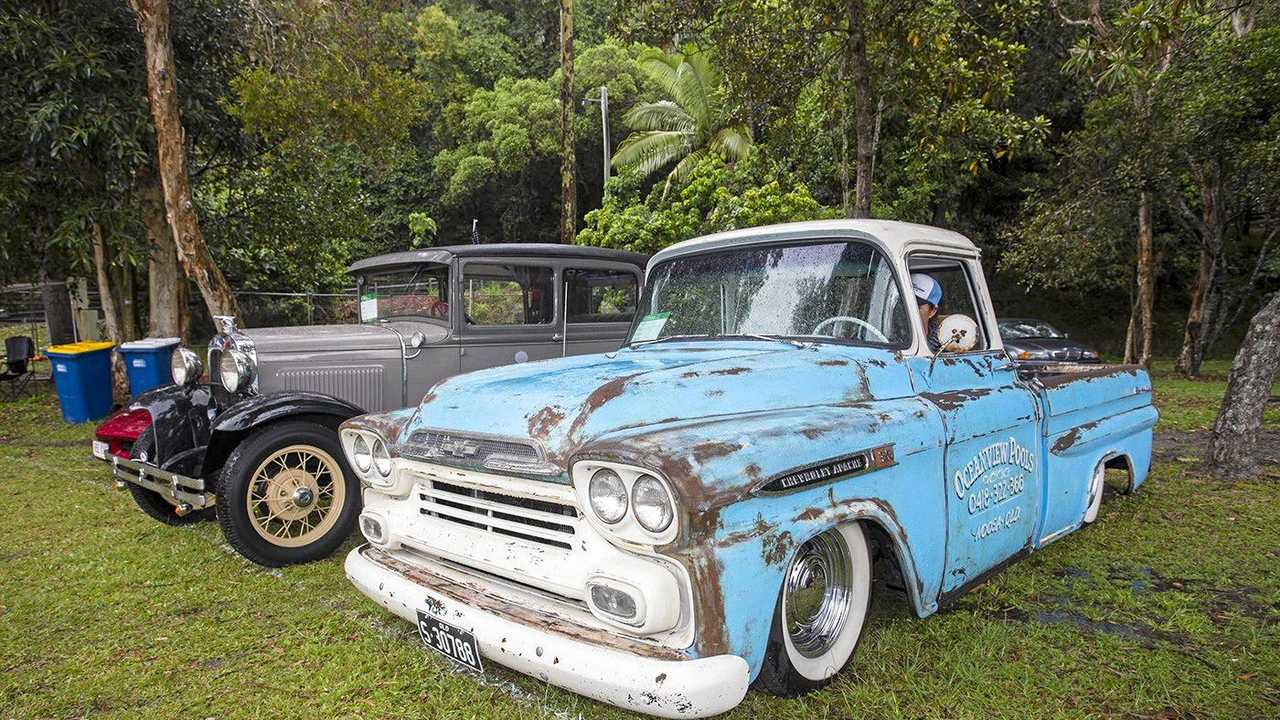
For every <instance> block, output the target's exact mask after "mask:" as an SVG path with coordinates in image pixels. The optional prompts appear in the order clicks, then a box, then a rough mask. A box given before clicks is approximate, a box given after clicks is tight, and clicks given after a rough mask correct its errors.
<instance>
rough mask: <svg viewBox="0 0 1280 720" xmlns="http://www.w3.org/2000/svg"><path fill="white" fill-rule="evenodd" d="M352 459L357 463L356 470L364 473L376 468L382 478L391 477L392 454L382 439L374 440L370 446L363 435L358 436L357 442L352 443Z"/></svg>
mask: <svg viewBox="0 0 1280 720" xmlns="http://www.w3.org/2000/svg"><path fill="white" fill-rule="evenodd" d="M351 459H352V460H354V461H355V464H356V469H357V470H359V471H360V472H362V473H367V472H369V470H370V469H374V468H376V469H377V471H378V474H379V475H381V476H382V477H391V453H390V452H388V451H387V445H386V443H384V442H382V440H381V439H380V438H374V441H373V443H372V444H370V442H369V441H368V440H366V439H365V437H364V436H363V435H356V439H355V441H354V442H352V443H351Z"/></svg>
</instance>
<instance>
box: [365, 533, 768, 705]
mask: <svg viewBox="0 0 1280 720" xmlns="http://www.w3.org/2000/svg"><path fill="white" fill-rule="evenodd" d="M398 564H399V563H397V561H395V560H394V559H393V558H390V557H389V556H388V555H386V554H385V553H382V552H381V551H379V550H376V549H374V548H372V547H370V546H368V545H364V546H361V547H358V548H356V549H355V550H352V551H351V553H350V554H348V555H347V561H346V573H347V577H348V578H350V579H351V582H353V583H354V584H355V586H356V587H357V588H359V589H360V591H361V592H363V593H364V594H365V595H368V596H369V597H370V598H372V599H373V600H375V601H377V602H378V603H379V604H380V605H382V606H383V607H385V608H387V609H388V610H390V611H391V612H393V613H395V614H396V615H399V616H400V617H402V618H404V619H405V620H408V621H409V622H411V623H414V624H415V625H416V624H417V622H418V617H417V612H418V611H419V610H422V611H424V612H428V613H431V614H434V615H436V616H438V617H439V618H440V619H441V620H444V621H445V622H447V623H449V624H450V625H455V626H457V627H460V628H463V629H465V630H467V631H469V632H471V633H472V634H473V635H475V637H476V641H477V642H478V643H479V645H480V653H481V655H483V656H484V657H485V659H487V660H490V661H492V662H496V663H498V664H500V665H505V666H506V667H509V668H511V669H512V670H516V671H518V672H522V673H525V674H527V675H532V676H534V677H537V678H540V679H541V680H543V681H545V682H549V683H551V684H552V685H557V686H559V687H562V688H565V689H567V690H572V691H573V692H576V693H578V694H581V695H585V696H587V697H590V698H594V699H596V700H600V701H603V702H607V703H609V704H611V705H617V706H618V707H621V708H626V709H628V710H634V711H637V712H642V713H646V714H649V715H656V716H658V717H668V718H697V717H708V716H711V715H717V714H719V713H722V712H725V711H727V710H730V709H732V708H733V707H735V706H736V705H737V704H738V703H740V702H742V698H743V697H744V696H745V695H746V693H747V684H748V681H747V662H746V661H745V660H743V659H742V658H740V657H738V656H736V655H717V656H715V657H709V658H700V659H696V660H688V659H674V653H672V652H671V651H666V654H668V655H669V656H670V657H668V658H664V657H648V656H645V655H641V654H638V653H635V652H629V651H627V650H623V649H618V648H613V647H607V646H603V645H600V644H596V643H593V642H588V641H586V640H584V639H581V638H580V637H574V636H573V634H574V630H573V628H571V627H569V626H563V627H564V631H559V632H558V631H557V630H554V629H547V628H551V627H555V626H556V625H557V623H546V622H543V623H540V624H539V625H538V626H537V627H535V626H533V625H530V624H525V623H521V622H519V621H517V620H515V619H512V618H511V617H509V616H508V614H507V613H504V612H502V606H501V605H494V603H493V599H492V596H489V599H488V600H487V601H484V602H483V604H488V605H491V606H493V607H491V608H487V609H482V608H480V607H477V605H480V604H482V602H481V601H480V598H481V597H483V595H480V594H477V595H476V596H474V597H471V596H469V594H468V592H467V589H466V588H460V586H459V584H458V583H456V582H452V581H449V580H447V579H445V578H443V577H438V576H433V575H432V574H431V573H430V568H429V567H428V568H427V569H426V570H423V571H422V572H414V573H413V576H412V577H410V576H409V575H406V574H405V573H403V572H399V571H398V570H397V569H394V568H395V567H396V566H397V565H398ZM418 564H424V565H429V564H430V561H426V560H423V561H420V563H418ZM433 577H434V578H436V579H438V580H439V583H438V584H433V582H432V579H433ZM473 600H474V601H475V602H473ZM511 609H512V610H513V611H515V610H519V609H520V608H517V607H516V606H511ZM525 610H527V608H526V609H525ZM577 634H579V635H581V634H582V633H580V632H579V633H577ZM655 652H656V653H661V650H659V649H655Z"/></svg>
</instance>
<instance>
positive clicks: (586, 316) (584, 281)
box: [564, 268, 638, 323]
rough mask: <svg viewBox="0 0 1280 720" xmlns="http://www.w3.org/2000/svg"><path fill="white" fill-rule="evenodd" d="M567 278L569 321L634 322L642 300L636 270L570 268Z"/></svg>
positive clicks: (565, 274) (566, 304)
mask: <svg viewBox="0 0 1280 720" xmlns="http://www.w3.org/2000/svg"><path fill="white" fill-rule="evenodd" d="M564 278H565V286H566V293H567V300H566V302H565V307H566V310H567V312H568V316H569V322H571V323H595V322H631V318H632V317H633V316H634V315H635V313H636V300H638V298H637V292H636V274H635V273H633V272H627V271H625V270H601V269H581V268H570V269H567V270H565V271H564Z"/></svg>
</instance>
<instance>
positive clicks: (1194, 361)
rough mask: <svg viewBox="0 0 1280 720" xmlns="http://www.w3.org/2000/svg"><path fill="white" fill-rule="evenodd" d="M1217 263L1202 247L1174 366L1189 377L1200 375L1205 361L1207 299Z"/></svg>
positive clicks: (1206, 249) (1205, 248)
mask: <svg viewBox="0 0 1280 720" xmlns="http://www.w3.org/2000/svg"><path fill="white" fill-rule="evenodd" d="M1216 263H1217V257H1215V256H1214V255H1213V254H1212V253H1210V251H1209V249H1208V248H1207V247H1203V246H1202V247H1201V248H1200V265H1199V267H1198V268H1197V270H1196V277H1195V280H1194V281H1193V282H1192V285H1191V307H1190V308H1188V309H1187V324H1186V327H1185V329H1184V330H1183V333H1182V352H1181V354H1179V355H1178V360H1177V361H1176V362H1175V363H1174V366H1173V368H1174V370H1176V371H1178V372H1180V373H1182V374H1183V375H1186V376H1188V377H1195V376H1196V375H1199V374H1200V362H1201V361H1202V360H1203V359H1204V329H1205V308H1206V299H1207V298H1208V295H1209V292H1210V291H1211V288H1212V285H1213V274H1214V266H1215V264H1216Z"/></svg>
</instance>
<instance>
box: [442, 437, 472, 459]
mask: <svg viewBox="0 0 1280 720" xmlns="http://www.w3.org/2000/svg"><path fill="white" fill-rule="evenodd" d="M479 451H480V446H479V445H476V444H475V443H473V442H468V441H466V440H445V441H443V442H441V443H440V452H442V453H444V454H445V455H452V456H454V457H471V456H472V455H475V454H476V453H477V452H479Z"/></svg>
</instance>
